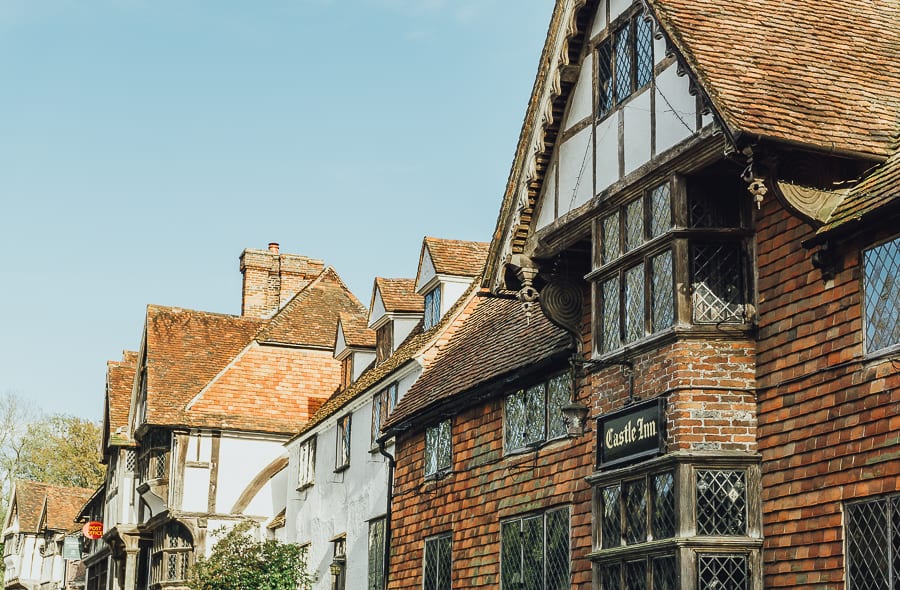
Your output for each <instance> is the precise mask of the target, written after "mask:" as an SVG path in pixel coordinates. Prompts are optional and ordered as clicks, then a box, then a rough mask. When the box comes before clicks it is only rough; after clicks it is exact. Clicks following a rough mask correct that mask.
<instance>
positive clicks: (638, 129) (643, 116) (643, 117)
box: [623, 88, 653, 174]
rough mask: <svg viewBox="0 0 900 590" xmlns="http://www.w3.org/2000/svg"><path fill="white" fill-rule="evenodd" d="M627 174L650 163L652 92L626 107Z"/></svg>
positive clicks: (633, 99)
mask: <svg viewBox="0 0 900 590" xmlns="http://www.w3.org/2000/svg"><path fill="white" fill-rule="evenodd" d="M623 114H624V116H625V131H624V142H625V150H624V152H625V174H629V173H630V172H632V171H634V169H635V168H637V167H638V166H641V165H642V164H645V163H647V162H649V161H650V158H651V157H652V154H651V152H650V137H651V134H652V132H653V130H652V127H651V126H650V90H649V88H648V89H645V90H644V91H643V92H642V93H641V94H639V95H637V96H633V97H632V98H631V100H630V101H629V102H628V104H627V105H625V107H623Z"/></svg>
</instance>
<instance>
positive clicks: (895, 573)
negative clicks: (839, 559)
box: [844, 496, 900, 590]
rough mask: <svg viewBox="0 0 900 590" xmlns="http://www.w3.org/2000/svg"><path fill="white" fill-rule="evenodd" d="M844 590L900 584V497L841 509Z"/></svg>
mask: <svg viewBox="0 0 900 590" xmlns="http://www.w3.org/2000/svg"><path fill="white" fill-rule="evenodd" d="M844 515H845V516H844V539H845V542H846V547H847V557H846V559H847V565H846V572H847V589H848V590H869V589H879V590H880V589H882V588H884V589H891V588H897V587H898V585H900V496H889V497H880V498H876V499H874V500H866V501H865V502H858V503H855V504H847V505H846V506H845V507H844Z"/></svg>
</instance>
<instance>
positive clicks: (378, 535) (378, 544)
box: [366, 518, 385, 590]
mask: <svg viewBox="0 0 900 590" xmlns="http://www.w3.org/2000/svg"><path fill="white" fill-rule="evenodd" d="M384 528H385V519H384V518H377V519H375V520H373V521H371V522H369V583H368V585H367V586H366V590H384V542H385V537H384V532H385V531H384Z"/></svg>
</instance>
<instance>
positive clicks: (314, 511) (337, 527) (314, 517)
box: [284, 365, 421, 590]
mask: <svg viewBox="0 0 900 590" xmlns="http://www.w3.org/2000/svg"><path fill="white" fill-rule="evenodd" d="M420 373H421V367H419V366H418V365H413V366H411V367H406V368H404V369H401V372H398V373H397V374H396V375H397V376H399V378H397V382H398V397H399V398H402V396H403V395H404V394H405V393H406V391H408V390H409V388H410V386H412V384H413V382H415V380H416V379H417V378H418V376H419V374H420ZM392 380H393V379H392V378H387V379H385V380H383V381H381V382H380V383H379V384H378V385H377V386H376V387H374V388H373V389H371V390H370V391H368V392H366V394H364V395H363V396H361V397H360V398H358V399H357V400H355V401H354V402H353V403H352V404H350V405H349V406H348V407H347V408H344V410H343V411H341V412H338V413H337V414H335V415H334V416H332V417H331V418H330V419H329V420H327V421H325V422H323V423H322V424H320V425H319V426H318V427H317V428H316V429H315V431H314V432H312V433H309V435H307V436H305V437H304V438H303V439H298V440H296V441H292V442H291V443H290V444H289V445H288V453H289V457H290V461H291V463H290V465H289V467H288V469H287V477H288V482H289V483H288V486H287V487H288V492H287V512H286V525H285V531H284V533H285V540H286V541H287V542H291V543H299V544H305V543H309V561H308V563H309V566H310V570H311V572H312V573H314V574H316V577H317V581H316V583H315V584H314V585H313V588H314V590H331V574H330V573H329V569H328V568H329V565H330V564H331V561H332V557H333V545H332V542H331V540H332V539H334V538H335V537H336V536H338V535H342V534H343V535H346V539H347V545H346V550H347V570H346V571H347V588H348V590H349V589H351V588H352V589H357V588H365V587H366V585H367V581H368V534H369V520H371V519H373V518H377V517H380V516H384V515H385V513H386V511H387V477H388V465H387V460H386V459H385V457H384V456H383V455H381V454H380V453H378V452H377V451H375V452H372V450H371V448H372V445H371V425H372V398H373V396H374V394H375V393H377V392H379V391H381V390H382V389H383V388H384V387H386V386H387V385H389V384H390V383H391V382H392ZM347 412H351V413H352V417H351V427H350V437H351V442H350V466H349V467H348V468H347V469H345V470H344V471H342V472H340V473H335V472H334V466H335V448H336V447H335V443H336V436H337V431H336V424H337V419H338V418H340V417H342V416H344V415H346V414H347ZM311 436H316V437H317V440H316V459H315V483H314V484H313V485H312V486H310V487H307V488H305V489H303V490H297V489H296V482H297V475H298V471H299V467H298V454H299V448H300V445H301V443H303V442H304V441H305V440H308V439H309V438H310V437H311ZM392 448H393V447H389V448H388V450H389V452H390V451H391V450H392Z"/></svg>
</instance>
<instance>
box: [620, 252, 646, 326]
mask: <svg viewBox="0 0 900 590" xmlns="http://www.w3.org/2000/svg"><path fill="white" fill-rule="evenodd" d="M623 303H624V304H625V342H626V343H627V342H634V341H635V340H637V339H639V338H642V337H643V336H644V334H645V328H644V265H643V264H641V265H638V266H635V267H632V268H629V269H627V270H626V271H625V300H624V301H623Z"/></svg>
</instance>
